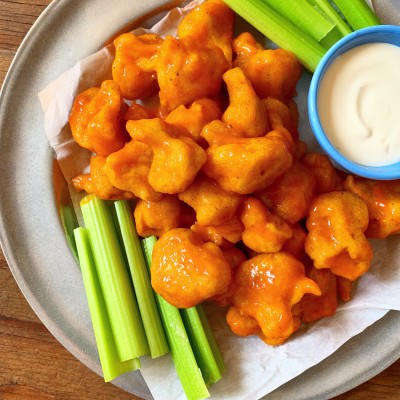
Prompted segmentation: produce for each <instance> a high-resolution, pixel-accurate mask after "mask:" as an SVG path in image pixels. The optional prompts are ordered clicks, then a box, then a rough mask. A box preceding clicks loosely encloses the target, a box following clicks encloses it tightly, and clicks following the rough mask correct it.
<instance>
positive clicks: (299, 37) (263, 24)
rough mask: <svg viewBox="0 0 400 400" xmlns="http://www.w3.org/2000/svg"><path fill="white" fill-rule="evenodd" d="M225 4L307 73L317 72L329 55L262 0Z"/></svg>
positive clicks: (232, 0) (231, 0) (228, 2)
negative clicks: (319, 65)
mask: <svg viewBox="0 0 400 400" xmlns="http://www.w3.org/2000/svg"><path fill="white" fill-rule="evenodd" d="M225 3H226V4H227V5H228V6H229V7H230V8H232V10H233V11H235V12H236V13H237V14H239V15H240V16H241V17H242V18H243V19H245V20H246V21H247V22H249V23H250V24H251V25H253V26H254V27H255V28H256V29H258V30H259V31H260V32H261V33H263V34H264V35H265V36H267V37H268V38H269V39H270V40H272V41H273V42H275V43H276V44H277V45H278V46H279V47H281V48H283V49H286V50H288V51H292V52H293V53H294V54H295V55H296V56H297V58H298V59H299V61H300V62H301V63H302V64H303V65H304V66H305V67H306V68H307V69H308V70H310V71H311V72H314V71H315V69H316V68H317V65H318V63H319V62H320V61H321V58H322V57H323V55H324V54H325V53H326V49H325V48H324V47H323V46H322V45H320V44H319V43H318V42H317V41H315V40H314V39H313V38H311V37H310V36H309V35H307V34H306V33H304V32H303V31H302V30H301V29H299V28H297V27H296V26H295V25H294V24H292V23H291V22H289V21H288V20H287V19H286V18H284V17H282V16H281V15H280V14H279V13H277V12H276V11H275V10H273V9H272V8H271V7H269V6H268V5H266V4H265V3H264V2H263V1H262V0H247V1H244V0H225Z"/></svg>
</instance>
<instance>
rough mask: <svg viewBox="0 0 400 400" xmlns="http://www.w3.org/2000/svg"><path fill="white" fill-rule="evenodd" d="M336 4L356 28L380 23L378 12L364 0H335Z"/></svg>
mask: <svg viewBox="0 0 400 400" xmlns="http://www.w3.org/2000/svg"><path fill="white" fill-rule="evenodd" d="M334 4H336V6H337V8H338V9H339V10H340V12H341V13H342V14H343V15H344V17H345V18H346V20H347V22H348V23H349V25H350V26H351V27H352V28H353V29H354V30H358V29H362V28H366V27H368V26H374V25H379V24H380V21H379V19H378V17H377V16H376V14H375V13H374V12H373V11H372V10H371V8H370V7H369V6H368V4H367V3H366V2H365V1H364V0H334Z"/></svg>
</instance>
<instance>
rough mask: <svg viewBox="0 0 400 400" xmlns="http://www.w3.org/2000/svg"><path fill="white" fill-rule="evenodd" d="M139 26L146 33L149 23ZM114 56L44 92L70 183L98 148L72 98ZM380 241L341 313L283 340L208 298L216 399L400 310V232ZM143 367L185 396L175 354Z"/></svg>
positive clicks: (279, 375) (291, 368)
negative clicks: (261, 333) (76, 116)
mask: <svg viewBox="0 0 400 400" xmlns="http://www.w3.org/2000/svg"><path fill="white" fill-rule="evenodd" d="M202 1H203V0H195V1H194V2H192V3H190V4H188V5H187V6H186V7H185V8H183V9H174V10H172V11H171V12H170V13H169V14H167V16H166V17H164V18H163V19H162V20H161V21H160V22H159V23H157V24H156V25H155V26H154V27H153V28H152V32H154V33H157V34H159V35H160V36H163V37H164V36H166V35H168V34H172V35H175V32H176V26H177V24H178V22H179V20H180V18H181V17H182V16H183V15H185V13H187V12H188V11H190V10H191V9H192V8H193V7H194V6H196V5H197V4H199V3H201V2H202ZM370 5H372V6H373V7H374V8H375V11H376V12H377V14H378V15H379V17H380V18H381V20H382V21H383V22H384V23H392V24H400V4H399V3H398V1H397V0H387V1H384V2H382V1H377V0H375V1H374V0H371V1H370ZM243 27H246V25H245V24H244V25H243ZM243 27H242V26H241V28H243ZM248 28H249V27H248ZM136 33H143V30H142V29H140V30H139V31H136ZM113 55H114V54H113V46H112V45H110V46H108V47H106V48H104V49H102V50H100V51H99V52H97V53H95V54H93V55H91V56H89V57H87V58H85V59H84V60H81V62H79V63H78V64H77V65H75V66H74V67H73V68H72V69H70V70H68V71H66V72H65V73H64V74H63V75H61V76H60V77H59V78H58V79H57V80H55V81H54V82H52V83H51V84H50V85H49V86H48V87H46V88H45V89H44V90H43V91H42V92H40V93H39V99H40V102H41V104H42V108H43V110H44V112H45V131H46V135H47V137H48V139H49V143H50V145H51V146H52V147H53V149H54V151H55V154H56V158H57V160H58V162H59V164H60V167H61V169H62V171H63V173H64V176H65V178H66V180H67V181H68V182H70V180H71V178H72V177H74V176H76V175H78V174H79V173H82V172H83V171H87V169H88V162H89V158H90V153H89V152H88V151H87V150H85V149H82V148H80V147H79V146H78V145H77V144H76V143H75V141H74V140H73V138H72V136H71V133H70V130H69V126H68V115H69V112H70V109H71V106H72V102H73V100H74V98H75V96H76V95H77V94H78V93H79V92H81V91H82V90H84V89H86V88H88V87H91V86H96V85H97V86H99V85H100V83H101V81H102V80H104V79H109V78H111V68H110V67H111V62H112V59H113ZM309 82H310V75H309V74H304V76H303V78H302V79H301V81H300V83H299V85H298V93H299V94H298V97H297V99H296V101H297V103H298V107H299V112H300V115H301V117H300V127H299V131H300V134H301V136H302V139H303V140H305V141H306V142H307V144H308V145H309V147H310V148H311V149H315V148H318V146H317V144H316V142H315V140H314V139H313V136H312V133H311V130H310V127H309V125H308V118H307V104H306V99H307V91H308V86H309ZM71 193H72V195H73V192H71ZM372 245H373V248H374V251H375V255H374V259H373V263H372V266H371V269H370V271H369V272H368V273H367V274H365V275H364V276H363V277H361V278H360V280H359V281H358V283H357V285H356V288H355V290H354V298H353V299H352V300H351V301H350V302H348V303H346V304H343V305H341V306H340V307H339V308H338V310H337V312H336V314H335V315H334V316H332V317H330V318H325V319H323V320H321V321H318V322H316V323H313V324H310V325H308V326H306V327H305V328H302V329H301V330H300V331H298V332H297V333H296V334H294V335H293V336H292V337H291V338H290V339H289V340H288V341H287V342H286V343H285V344H283V345H281V346H278V347H271V346H267V345H266V344H265V343H264V342H262V341H261V340H260V339H259V338H258V337H248V338H239V337H237V336H235V335H233V334H232V333H231V332H230V329H229V327H228V326H227V324H226V322H225V318H224V314H225V311H226V310H224V309H221V308H219V307H216V306H214V305H212V304H207V305H206V311H207V314H208V316H209V320H210V324H211V326H212V328H213V330H214V333H215V337H216V340H217V342H218V344H219V346H220V349H221V351H222V354H223V357H224V359H225V362H226V365H227V371H226V372H225V374H224V376H223V379H222V380H221V381H219V382H218V383H216V384H215V385H213V386H212V387H211V388H210V392H211V396H212V398H215V399H226V400H228V399H229V400H233V399H237V400H239V399H240V400H255V399H259V398H261V397H263V396H264V395H266V394H268V393H269V392H271V391H272V390H274V389H276V388H277V387H279V386H280V385H282V384H284V383H285V382H288V381H289V380H290V379H292V378H294V377H296V376H297V375H299V374H301V373H302V372H304V371H305V370H306V369H308V368H310V367H312V366H314V365H316V364H317V363H319V362H320V361H322V360H323V359H325V358H326V357H328V356H329V355H330V354H332V353H333V352H334V351H335V350H337V349H338V348H339V347H340V346H341V345H342V344H343V343H345V342H346V341H347V340H349V339H350V338H352V337H353V336H355V335H357V334H358V333H360V332H362V331H363V330H364V329H365V328H367V327H368V326H370V325H371V324H373V323H374V322H375V321H377V320H379V319H380V318H382V317H383V316H384V315H385V314H386V313H387V312H388V311H389V310H400V296H399V293H400V236H399V235H397V236H394V237H391V238H389V239H387V240H381V241H372ZM141 371H142V374H143V377H144V379H145V381H146V383H147V385H148V386H149V388H150V391H151V393H152V395H153V396H154V398H155V399H156V400H158V399H159V400H169V399H171V400H180V399H185V395H184V393H183V391H182V388H181V385H180V383H179V380H178V377H177V375H176V372H175V369H174V367H173V364H172V361H171V358H170V357H169V356H164V357H161V358H158V359H155V360H150V359H146V358H144V359H143V367H142V370H141Z"/></svg>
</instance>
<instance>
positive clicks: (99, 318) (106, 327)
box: [74, 228, 140, 382]
mask: <svg viewBox="0 0 400 400" xmlns="http://www.w3.org/2000/svg"><path fill="white" fill-rule="evenodd" d="M74 235H75V242H76V246H77V252H78V257H79V263H80V266H81V272H82V279H83V283H84V286H85V292H86V297H87V301H88V305H89V311H90V317H91V320H92V326H93V331H94V335H95V339H96V345H97V350H98V353H99V358H100V364H101V368H102V371H103V377H104V380H105V381H106V382H109V381H111V380H113V379H114V378H116V377H117V376H119V375H122V374H124V373H125V372H129V371H133V370H135V369H138V368H140V361H139V359H137V358H133V359H131V360H127V361H120V360H119V358H118V353H117V348H116V346H115V342H114V338H113V335H112V331H111V325H110V321H109V319H108V315H107V310H106V305H105V303H104V298H103V294H102V292H101V288H100V282H99V279H98V276H97V272H96V267H95V265H94V260H93V255H92V250H91V248H90V244H89V239H88V236H87V232H86V229H85V228H76V229H75V230H74Z"/></svg>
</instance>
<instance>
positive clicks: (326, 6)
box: [308, 0, 353, 36]
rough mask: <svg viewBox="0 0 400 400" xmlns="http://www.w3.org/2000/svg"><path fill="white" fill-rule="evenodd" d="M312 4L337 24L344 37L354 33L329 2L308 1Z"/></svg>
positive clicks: (324, 0)
mask: <svg viewBox="0 0 400 400" xmlns="http://www.w3.org/2000/svg"><path fill="white" fill-rule="evenodd" d="M308 2H309V3H310V4H312V5H313V6H315V7H317V8H318V9H320V10H321V11H322V12H323V13H325V14H326V16H327V17H328V18H330V19H331V21H332V22H334V23H335V24H336V27H337V29H338V30H339V31H340V33H341V34H342V35H343V36H346V35H348V34H349V33H351V32H353V30H352V29H351V28H350V27H349V25H347V23H346V22H345V21H344V20H343V19H342V18H341V16H340V15H339V13H338V12H337V11H336V10H335V8H334V7H333V6H332V4H331V3H330V1H329V0H308Z"/></svg>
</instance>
